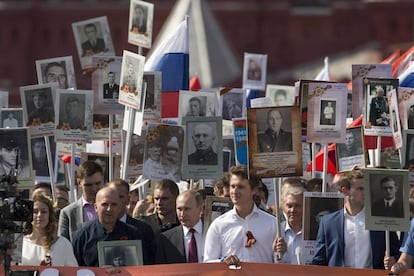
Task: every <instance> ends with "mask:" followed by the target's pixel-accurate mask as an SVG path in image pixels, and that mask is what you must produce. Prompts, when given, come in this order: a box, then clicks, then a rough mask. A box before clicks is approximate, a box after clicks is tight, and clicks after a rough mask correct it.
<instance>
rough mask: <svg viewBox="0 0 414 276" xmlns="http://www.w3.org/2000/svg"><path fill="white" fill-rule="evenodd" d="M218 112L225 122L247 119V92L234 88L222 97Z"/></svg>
mask: <svg viewBox="0 0 414 276" xmlns="http://www.w3.org/2000/svg"><path fill="white" fill-rule="evenodd" d="M218 110H219V113H220V114H221V117H222V118H223V120H230V121H231V120H232V119H233V118H241V117H246V92H245V91H244V90H243V89H235V88H233V89H231V90H230V91H228V92H226V93H224V94H222V95H220V102H219V108H218Z"/></svg>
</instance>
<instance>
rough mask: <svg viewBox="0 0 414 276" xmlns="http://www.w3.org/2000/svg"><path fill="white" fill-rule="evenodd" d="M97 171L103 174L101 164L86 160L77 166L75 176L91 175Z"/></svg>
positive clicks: (82, 177)
mask: <svg viewBox="0 0 414 276" xmlns="http://www.w3.org/2000/svg"><path fill="white" fill-rule="evenodd" d="M97 172H99V173H101V174H102V175H103V169H102V166H101V165H99V164H98V163H96V162H95V161H91V160H87V161H85V162H83V163H82V164H81V165H80V166H79V169H78V171H77V174H76V177H77V178H79V179H84V178H85V177H87V176H92V175H94V174H95V173H97Z"/></svg>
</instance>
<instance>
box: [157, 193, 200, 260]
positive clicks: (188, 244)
mask: <svg viewBox="0 0 414 276" xmlns="http://www.w3.org/2000/svg"><path fill="white" fill-rule="evenodd" d="M203 207H204V206H203V198H202V196H201V195H200V194H199V193H198V192H196V191H192V190H188V191H185V192H183V193H181V194H180V195H179V196H178V197H177V217H178V219H179V221H180V223H181V226H177V227H174V228H172V229H170V230H168V231H165V232H163V233H161V234H160V235H159V238H158V241H157V250H156V255H155V262H156V263H158V264H172V263H187V262H202V260H203V251H204V237H203V223H202V221H201V213H202V210H203ZM194 240H195V241H194ZM191 252H193V253H191ZM195 252H196V253H195Z"/></svg>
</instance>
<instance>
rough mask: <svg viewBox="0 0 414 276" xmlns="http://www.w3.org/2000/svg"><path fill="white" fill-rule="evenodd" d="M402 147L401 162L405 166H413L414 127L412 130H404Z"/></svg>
mask: <svg viewBox="0 0 414 276" xmlns="http://www.w3.org/2000/svg"><path fill="white" fill-rule="evenodd" d="M403 138H404V147H403V150H402V153H403V160H404V162H403V164H404V167H405V168H410V169H411V168H413V167H414V129H413V130H411V129H410V130H404V131H403Z"/></svg>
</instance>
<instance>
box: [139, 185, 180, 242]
mask: <svg viewBox="0 0 414 276" xmlns="http://www.w3.org/2000/svg"><path fill="white" fill-rule="evenodd" d="M153 191H154V204H155V213H154V214H151V215H149V216H145V215H143V214H139V213H138V212H137V210H138V207H139V206H138V204H137V206H136V208H135V209H134V212H133V217H134V218H136V219H139V220H142V221H144V222H146V223H148V224H149V226H151V228H152V232H153V234H154V239H155V240H157V238H158V236H159V234H160V233H161V232H164V231H167V230H169V229H171V228H173V227H176V226H179V225H180V223H179V221H178V218H177V214H176V211H175V204H176V202H175V201H176V199H177V196H178V194H179V189H178V186H177V184H176V183H175V182H174V181H172V180H169V179H163V180H161V181H159V182H156V183H155V185H154V190H153Z"/></svg>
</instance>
